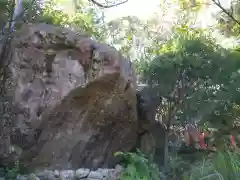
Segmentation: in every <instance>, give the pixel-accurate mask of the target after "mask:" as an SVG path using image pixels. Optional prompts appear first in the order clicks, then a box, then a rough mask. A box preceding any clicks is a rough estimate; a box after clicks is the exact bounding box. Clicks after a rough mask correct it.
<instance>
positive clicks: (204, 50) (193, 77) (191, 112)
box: [142, 26, 240, 127]
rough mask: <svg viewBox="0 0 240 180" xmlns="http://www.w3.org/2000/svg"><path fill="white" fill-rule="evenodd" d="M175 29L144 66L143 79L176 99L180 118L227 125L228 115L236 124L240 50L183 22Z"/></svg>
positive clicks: (154, 88) (177, 112)
mask: <svg viewBox="0 0 240 180" xmlns="http://www.w3.org/2000/svg"><path fill="white" fill-rule="evenodd" d="M175 32H176V33H175V34H174V35H173V37H172V39H170V40H169V41H168V42H167V43H166V44H165V45H163V46H160V48H159V50H158V54H159V55H158V56H157V57H156V58H154V59H153V60H152V61H149V62H148V63H146V64H145V65H144V66H143V70H142V72H143V79H144V80H145V81H146V82H147V83H148V84H149V85H150V87H152V91H153V92H154V94H157V95H158V96H162V97H165V98H167V99H168V101H172V103H174V108H175V112H174V114H173V116H175V117H176V118H177V119H178V120H181V121H180V122H184V121H186V120H188V119H190V120H192V119H193V120H194V119H198V120H202V122H203V121H210V122H211V123H213V124H214V123H216V124H221V125H222V127H223V126H225V125H223V124H222V121H221V120H220V119H225V120H226V121H228V122H229V125H230V124H232V121H234V120H235V119H236V116H235V115H234V117H233V114H234V113H231V112H232V108H233V103H234V102H235V103H236V104H238V103H239V102H236V100H237V99H239V98H238V96H239V91H238V90H237V87H240V82H239V75H240V74H239V69H240V66H239V59H240V56H239V55H240V54H239V53H238V52H236V51H233V50H232V51H228V50H226V49H223V48H221V47H220V46H218V45H217V44H216V42H215V41H214V39H213V38H211V37H210V35H209V34H208V33H206V32H204V31H202V30H198V29H189V28H187V27H186V26H183V27H180V28H179V27H178V28H176V31H175ZM235 114H236V112H235ZM238 115H239V114H238ZM220 117H221V118H220ZM216 124H214V125H216Z"/></svg>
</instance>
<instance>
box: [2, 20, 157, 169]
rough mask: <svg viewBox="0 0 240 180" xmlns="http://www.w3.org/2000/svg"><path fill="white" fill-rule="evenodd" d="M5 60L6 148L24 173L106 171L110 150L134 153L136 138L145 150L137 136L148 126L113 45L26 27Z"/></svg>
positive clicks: (65, 31)
mask: <svg viewBox="0 0 240 180" xmlns="http://www.w3.org/2000/svg"><path fill="white" fill-rule="evenodd" d="M10 57H11V58H10V59H11V62H10V65H9V72H10V76H9V78H8V79H7V82H8V83H7V89H8V91H7V93H6V94H7V96H9V97H13V99H12V102H11V104H12V113H11V116H12V122H11V123H12V124H13V126H14V127H13V128H12V129H10V131H9V132H10V133H9V135H10V137H11V139H10V140H9V149H10V148H11V149H12V151H11V152H12V153H15V154H14V158H15V159H19V158H20V162H22V163H23V164H24V166H26V167H27V168H29V169H36V168H49V169H68V168H72V169H77V168H81V167H86V168H100V167H103V168H107V167H113V166H114V165H116V163H117V162H118V159H116V158H115V157H114V156H113V153H115V152H116V151H130V150H132V149H133V148H136V142H137V140H139V139H140V142H141V143H140V145H139V147H144V149H145V151H152V146H153V143H150V144H149V145H147V146H144V145H143V143H145V142H146V139H148V138H144V139H145V140H144V139H141V137H143V136H142V135H144V134H146V133H148V135H147V136H145V137H151V134H149V132H148V130H149V129H150V127H151V125H152V121H149V118H148V117H147V116H146V117H145V116H142V115H141V113H139V112H138V110H137V108H139V106H137V102H138V101H137V96H136V94H137V92H136V76H135V73H134V71H133V69H132V67H131V62H130V61H128V60H126V59H124V58H123V57H122V56H121V55H120V54H119V52H118V51H117V50H116V49H115V48H113V47H110V46H108V45H105V44H100V43H97V42H95V41H93V40H92V39H91V38H89V37H86V36H83V35H78V34H77V33H76V32H73V31H70V30H68V29H64V28H58V27H54V26H51V25H46V24H35V25H34V24H28V25H26V26H24V27H23V28H22V29H21V30H19V31H18V32H17V33H16V34H15V35H14V38H13V41H12V44H11V56H10ZM140 135H141V136H140ZM0 140H1V139H0ZM0 150H1V147H0ZM0 152H1V151H0ZM0 159H4V158H3V156H2V154H0Z"/></svg>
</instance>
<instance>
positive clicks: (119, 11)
mask: <svg viewBox="0 0 240 180" xmlns="http://www.w3.org/2000/svg"><path fill="white" fill-rule="evenodd" d="M160 1H161V0H128V2H126V3H125V4H122V5H119V6H117V7H113V8H109V9H106V10H104V12H105V15H106V18H107V19H109V20H112V19H114V18H118V17H121V16H128V15H135V16H138V17H139V18H141V19H148V18H150V17H151V16H152V15H153V13H154V12H157V11H159V4H160ZM220 2H221V4H222V5H223V6H224V7H227V6H228V5H229V4H230V2H231V0H220ZM210 9H211V11H212V12H214V11H215V10H217V9H218V8H217V7H216V6H211V7H210ZM205 14H206V13H203V19H204V20H209V17H208V16H209V13H207V14H206V16H205V17H204V15H205Z"/></svg>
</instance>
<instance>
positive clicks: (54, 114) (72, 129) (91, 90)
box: [22, 73, 138, 169]
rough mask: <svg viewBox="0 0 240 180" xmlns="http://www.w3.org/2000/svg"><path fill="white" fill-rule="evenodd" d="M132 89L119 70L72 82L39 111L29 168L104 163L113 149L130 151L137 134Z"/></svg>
mask: <svg viewBox="0 0 240 180" xmlns="http://www.w3.org/2000/svg"><path fill="white" fill-rule="evenodd" d="M136 111H137V109H136V95H135V90H134V89H133V88H132V87H131V86H130V83H128V82H127V81H125V79H124V78H122V77H121V76H120V74H119V73H114V74H107V75H105V76H102V77H101V78H99V79H97V80H95V81H92V82H90V83H89V84H87V86H86V87H84V88H83V87H77V88H75V89H74V90H72V91H70V93H69V94H68V95H67V96H66V97H65V98H64V99H63V100H62V101H61V103H60V104H59V105H57V106H56V107H54V108H53V109H52V110H51V111H50V112H47V113H46V114H44V115H43V121H42V123H41V124H40V126H39V127H38V128H37V131H38V132H40V133H39V135H38V136H39V137H37V138H36V141H37V142H36V146H35V147H33V149H31V150H30V151H27V152H26V156H24V157H23V159H22V162H23V161H27V162H26V163H24V164H27V165H28V169H29V168H33V167H38V168H41V167H42V168H46V167H47V168H50V169H67V168H73V169H76V168H79V167H84V168H100V167H101V168H110V167H113V166H115V165H116V163H117V162H118V161H117V159H116V158H115V157H114V153H115V152H117V151H131V150H132V148H133V147H134V145H135V142H136V140H137V135H138V118H137V113H136Z"/></svg>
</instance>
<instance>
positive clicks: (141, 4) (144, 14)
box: [104, 0, 160, 20]
mask: <svg viewBox="0 0 240 180" xmlns="http://www.w3.org/2000/svg"><path fill="white" fill-rule="evenodd" d="M159 2H160V0H128V2H127V3H125V4H122V5H119V6H117V7H113V8H109V9H106V10H104V12H105V15H106V18H107V19H109V20H112V19H115V18H118V17H121V16H126V15H133V16H138V17H139V18H141V19H147V18H149V17H150V16H151V15H152V14H153V12H157V10H158V6H159Z"/></svg>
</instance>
